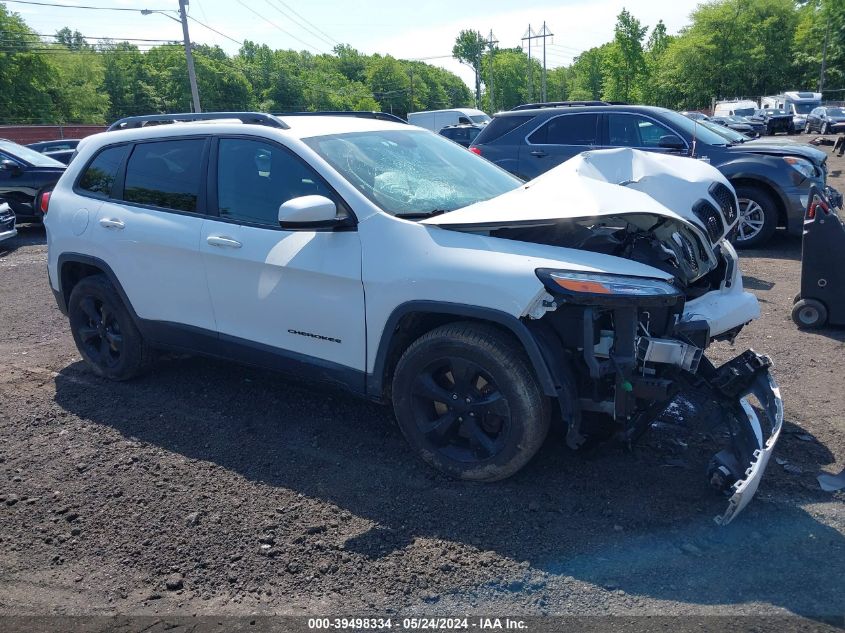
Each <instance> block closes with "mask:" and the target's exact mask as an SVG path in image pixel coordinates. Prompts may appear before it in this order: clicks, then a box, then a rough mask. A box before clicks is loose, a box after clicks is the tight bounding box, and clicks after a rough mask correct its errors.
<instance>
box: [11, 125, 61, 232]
mask: <svg viewBox="0 0 845 633" xmlns="http://www.w3.org/2000/svg"><path fill="white" fill-rule="evenodd" d="M65 168H66V165H63V164H62V163H60V162H59V161H57V160H54V159H52V158H50V157H49V156H46V155H44V154H41V153H40V152H37V151H35V150H34V149H30V148H28V147H24V146H23V145H18V144H17V143H13V142H12V141H7V140H0V200H2V201H5V202H8V203H9V206H10V207H12V211H14V212H15V215H16V216H17V218H18V222H40V221H41V220H42V218H43V214H42V213H41V210H40V209H39V208H38V203H37V201H38V200H39V199H40V197H41V195H40V194H41V193H43V192H45V191H50V190H51V189H52V188H53V186H54V185H55V184H56V183H57V182H58V180H59V178H60V177H61V175H62V174H63V173H64V172H65Z"/></svg>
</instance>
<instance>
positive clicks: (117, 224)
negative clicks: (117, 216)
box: [100, 218, 126, 230]
mask: <svg viewBox="0 0 845 633" xmlns="http://www.w3.org/2000/svg"><path fill="white" fill-rule="evenodd" d="M100 226H102V227H103V228H104V229H118V230H119V229H122V228H124V227H125V226H126V225H125V224H124V223H123V221H122V220H113V219H111V218H103V219H102V220H100Z"/></svg>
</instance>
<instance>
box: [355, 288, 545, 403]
mask: <svg viewBox="0 0 845 633" xmlns="http://www.w3.org/2000/svg"><path fill="white" fill-rule="evenodd" d="M414 313H417V314H426V315H445V316H453V317H464V318H469V319H474V320H477V321H486V322H488V323H493V324H495V325H498V326H501V327H503V328H505V329H506V330H508V331H509V332H510V333H511V334H513V335H514V336H515V337H516V338H517V340H518V341H519V342H520V344H521V345H522V347H523V349H524V350H525V353H526V354H527V355H528V359H529V361H530V363H531V366H532V369H533V370H534V372H535V374H536V376H537V379H538V380H539V383H540V387H541V389H542V390H543V393H544V394H545V395H547V396H553V397H556V396H557V395H558V390H557V389H556V388H555V381H554V380H553V378H552V373H551V371H550V370H549V367H548V365H547V363H546V360H545V358H544V356H543V353H542V351H541V349H540V345H539V342H538V341H537V339H536V338H535V337H534V335H533V334H532V333H531V331H530V330H529V329H528V327H527V326H526V325H525V323H523V322H522V321H520V320H519V319H517V318H516V317H514V316H513V315H510V314H508V313H506V312H502V311H500V310H495V309H493V308H485V307H481V306H473V305H466V304H461V303H451V302H447V301H408V302H406V303H403V304H400V305H399V306H397V307H396V308H395V309H394V310H393V312H391V313H390V316H389V317H388V318H387V321H386V322H385V324H384V328H383V329H382V334H381V338H380V339H379V342H378V349H377V351H376V357H375V363H374V366H373V371H372V373H369V374H367V395H368V396H369V397H370V398H372V399H376V400H380V399H382V397H383V394H384V387H385V383H386V380H385V378H386V376H385V371H386V369H387V362H388V355H389V353H390V351H391V343H392V341H393V338H394V335H395V331H396V328H397V327H398V325H399V322H400V321H401V320H402V319H403V318H404V317H406V316H408V315H410V314H414Z"/></svg>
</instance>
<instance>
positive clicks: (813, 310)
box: [792, 299, 827, 330]
mask: <svg viewBox="0 0 845 633" xmlns="http://www.w3.org/2000/svg"><path fill="white" fill-rule="evenodd" d="M792 320H793V321H795V325H797V326H798V327H799V328H801V329H802V330H814V329H816V328H820V327H822V326H823V325H824V324H825V323H827V308H825V307H824V304H823V303H822V302H821V301H816V300H815V299H801V300H799V301H797V302H796V303H795V305H794V306H792Z"/></svg>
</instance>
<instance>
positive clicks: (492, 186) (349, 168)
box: [305, 130, 522, 218]
mask: <svg viewBox="0 0 845 633" xmlns="http://www.w3.org/2000/svg"><path fill="white" fill-rule="evenodd" d="M305 142H306V143H308V145H309V146H310V147H311V148H312V149H313V150H314V151H316V152H317V153H318V154H319V155H320V156H322V157H323V158H324V159H325V160H326V161H328V162H329V163H330V164H331V165H332V167H334V168H335V169H336V170H337V171H339V172H340V173H341V175H342V176H343V177H344V178H346V179H347V180H348V181H349V182H350V183H352V185H354V186H355V187H356V188H357V189H358V190H359V191H360V192H361V193H363V194H364V195H365V196H366V197H367V198H369V199H370V200H371V201H372V202H374V203H375V204H377V205H378V206H379V207H381V208H382V209H383V210H384V211H386V212H387V213H390V214H391V215H396V216H399V217H406V218H423V217H428V216H431V215H437V214H439V213H446V212H448V211H454V210H455V209H458V208H461V207H465V206H468V205H470V204H473V203H475V202H480V201H482V200H489V199H490V198H493V197H495V196H498V195H501V194H503V193H505V192H507V191H510V190H512V189H516V188H517V187H519V186H520V185H521V184H522V181H521V180H519V179H518V178H516V177H515V176H512V175H510V174H508V173H507V172H505V171H503V170H501V169H499V168H498V167H496V166H494V165H493V164H491V163H488V162H487V161H486V160H484V159H482V158H479V157H478V156H476V155H475V154H472V153H471V152H468V151H467V150H466V149H464V148H463V147H461V146H460V145H457V144H455V143H453V142H452V141H449V140H446V139H443V138H441V137H438V136H435V135H434V134H430V133H428V132H423V131H404V130H387V131H372V132H358V133H351V134H339V135H332V136H319V137H314V138H311V139H305Z"/></svg>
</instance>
